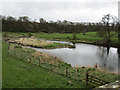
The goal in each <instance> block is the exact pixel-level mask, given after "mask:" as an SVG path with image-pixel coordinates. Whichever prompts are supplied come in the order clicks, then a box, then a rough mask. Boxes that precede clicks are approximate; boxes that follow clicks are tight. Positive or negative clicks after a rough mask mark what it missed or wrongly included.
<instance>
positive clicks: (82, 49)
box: [33, 41, 120, 73]
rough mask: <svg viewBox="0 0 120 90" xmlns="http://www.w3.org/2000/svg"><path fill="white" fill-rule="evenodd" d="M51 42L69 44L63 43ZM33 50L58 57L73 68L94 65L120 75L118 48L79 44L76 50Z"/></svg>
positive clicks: (76, 45)
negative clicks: (119, 71) (119, 72)
mask: <svg viewBox="0 0 120 90" xmlns="http://www.w3.org/2000/svg"><path fill="white" fill-rule="evenodd" d="M50 42H60V43H69V42H63V41H50ZM69 44H72V43H69ZM33 49H35V50H37V51H40V52H46V53H48V54H50V55H53V56H57V57H59V58H61V59H62V60H63V61H64V62H67V63H69V64H71V65H72V66H73V67H76V66H80V67H81V66H87V67H94V65H95V64H97V66H98V67H100V68H102V69H105V70H107V71H111V72H115V73H118V68H119V67H118V64H119V63H120V62H118V61H119V59H120V54H118V49H117V48H113V47H102V46H96V45H90V44H82V43H77V44H75V48H57V49H40V48H33Z"/></svg>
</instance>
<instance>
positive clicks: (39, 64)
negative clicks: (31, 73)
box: [38, 57, 40, 66]
mask: <svg viewBox="0 0 120 90" xmlns="http://www.w3.org/2000/svg"><path fill="white" fill-rule="evenodd" d="M38 60H39V66H40V58H39V57H38Z"/></svg>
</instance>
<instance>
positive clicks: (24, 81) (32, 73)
mask: <svg viewBox="0 0 120 90" xmlns="http://www.w3.org/2000/svg"><path fill="white" fill-rule="evenodd" d="M13 46H14V45H13ZM11 49H14V48H13V47H11ZM15 50H17V51H16V52H18V53H20V54H22V55H23V57H22V60H21V58H20V56H19V57H16V56H12V55H13V54H12V53H14V52H9V54H8V45H7V43H6V42H4V41H3V42H2V66H3V67H2V88H3V89H4V88H86V89H89V88H91V87H90V86H89V85H86V84H85V83H84V82H78V81H74V80H72V79H70V78H66V77H64V76H62V75H59V74H57V73H55V72H52V71H50V70H47V69H45V68H42V67H38V66H36V65H33V64H32V62H31V63H30V60H29V58H28V57H27V58H28V59H27V58H25V57H26V55H27V54H29V56H31V54H32V53H35V55H39V54H36V52H35V50H32V49H28V48H21V47H20V46H19V47H18V46H16V47H15ZM25 53H27V54H25ZM17 55H18V54H17ZM40 57H41V60H42V61H44V60H51V59H52V60H53V58H54V60H56V57H52V56H48V55H46V54H43V53H40ZM49 57H50V58H51V59H50V58H49ZM47 58H48V59H47ZM27 60H28V61H27ZM26 61H27V62H26ZM31 61H32V60H31ZM33 61H34V60H33ZM41 63H42V62H41Z"/></svg>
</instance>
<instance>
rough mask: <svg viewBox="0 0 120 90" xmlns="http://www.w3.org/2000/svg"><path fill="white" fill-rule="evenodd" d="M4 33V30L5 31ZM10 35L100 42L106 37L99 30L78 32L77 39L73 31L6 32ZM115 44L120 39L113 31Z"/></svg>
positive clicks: (112, 36)
mask: <svg viewBox="0 0 120 90" xmlns="http://www.w3.org/2000/svg"><path fill="white" fill-rule="evenodd" d="M3 34H4V32H3ZM6 34H7V36H9V37H13V38H14V37H16V36H17V37H29V36H30V35H33V36H34V37H36V38H38V39H40V38H41V39H47V40H61V41H72V42H83V43H91V44H92V43H98V42H104V41H105V39H104V38H103V37H99V36H98V35H97V32H87V33H86V34H85V35H83V34H82V33H77V34H76V39H75V40H72V39H73V34H71V33H64V34H61V33H42V32H39V33H12V32H8V33H6ZM113 44H120V42H119V41H118V37H117V33H115V32H111V46H112V45H113Z"/></svg>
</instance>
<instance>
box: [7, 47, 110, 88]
mask: <svg viewBox="0 0 120 90" xmlns="http://www.w3.org/2000/svg"><path fill="white" fill-rule="evenodd" d="M8 49H9V51H8V53H9V55H12V56H14V57H18V58H20V59H21V60H22V61H25V62H29V63H31V64H33V65H37V66H39V67H42V68H45V69H47V70H50V71H52V72H55V73H57V74H59V75H62V76H65V77H67V78H70V79H73V80H75V81H86V84H88V83H89V84H90V83H92V84H95V85H97V86H98V85H104V84H107V83H109V82H106V81H104V80H102V79H99V78H97V77H94V76H92V75H90V74H89V73H88V72H87V73H85V74H84V78H83V79H80V76H79V75H78V74H79V70H78V69H77V68H76V69H75V70H73V73H72V74H75V75H73V76H71V75H70V74H71V73H69V70H71V69H69V67H68V66H67V65H66V66H65V67H64V66H61V67H60V66H56V65H54V64H52V63H50V64H49V62H47V63H46V62H44V61H41V58H40V57H38V58H37V61H38V63H36V62H35V60H36V59H35V58H33V57H30V56H29V58H28V59H27V58H26V59H27V60H29V61H27V60H26V59H25V60H24V55H25V54H22V53H18V52H16V51H11V50H10V45H9V48H8ZM27 57H28V54H27ZM34 62H35V63H34ZM47 65H48V66H47ZM47 67H48V68H47ZM54 67H55V69H54ZM56 69H57V70H56ZM74 71H75V72H74ZM76 73H77V75H78V76H77V75H76ZM76 78H78V79H76ZM92 86H94V85H92Z"/></svg>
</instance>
